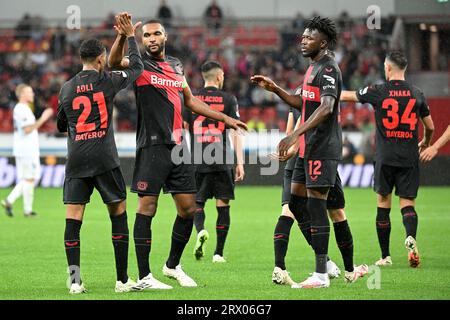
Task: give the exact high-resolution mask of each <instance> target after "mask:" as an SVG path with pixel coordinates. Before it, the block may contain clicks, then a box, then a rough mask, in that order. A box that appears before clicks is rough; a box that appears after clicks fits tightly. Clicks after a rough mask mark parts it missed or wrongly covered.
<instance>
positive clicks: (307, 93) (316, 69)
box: [299, 55, 342, 160]
mask: <svg viewBox="0 0 450 320" xmlns="http://www.w3.org/2000/svg"><path fill="white" fill-rule="evenodd" d="M341 90H342V75H341V70H340V69H339V67H338V65H337V63H336V61H335V60H334V58H332V57H330V56H328V55H325V56H324V57H323V58H322V59H320V60H319V61H317V62H313V63H311V65H310V66H309V68H308V70H307V71H306V74H305V78H304V80H303V86H302V118H301V122H302V123H304V122H305V121H306V120H308V119H309V117H310V116H311V115H312V114H313V113H314V111H316V109H317V108H318V107H319V106H320V104H321V103H320V98H321V97H324V96H332V97H334V98H335V99H336V101H335V103H334V107H333V113H332V114H331V115H330V116H329V117H328V118H327V119H326V120H325V121H324V122H322V123H320V124H319V125H318V126H317V127H316V128H314V129H311V130H309V131H307V132H306V133H305V134H304V135H302V136H300V150H299V156H300V157H301V158H305V159H319V160H326V159H329V160H341V158H342V129H341V126H340V124H339V97H340V95H341Z"/></svg>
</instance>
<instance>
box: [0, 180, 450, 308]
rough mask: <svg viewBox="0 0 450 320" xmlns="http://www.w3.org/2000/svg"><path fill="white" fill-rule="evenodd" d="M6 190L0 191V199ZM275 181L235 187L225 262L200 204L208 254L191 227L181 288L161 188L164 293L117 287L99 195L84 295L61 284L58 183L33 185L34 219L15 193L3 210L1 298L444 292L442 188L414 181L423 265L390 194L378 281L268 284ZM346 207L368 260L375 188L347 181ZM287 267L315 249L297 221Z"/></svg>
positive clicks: (88, 238) (156, 241)
mask: <svg viewBox="0 0 450 320" xmlns="http://www.w3.org/2000/svg"><path fill="white" fill-rule="evenodd" d="M9 191H10V190H9V189H0V199H3V198H4V197H5V196H6V195H7V194H8V192H9ZM280 192H281V190H280V188H278V187H240V188H237V190H236V199H237V200H236V201H234V202H233V203H232V207H231V229H230V233H229V236H228V239H227V244H226V247H225V257H226V258H227V260H228V262H227V263H226V264H213V263H212V261H211V260H212V253H213V251H214V246H215V239H216V237H215V231H214V230H215V220H216V217H217V213H216V210H215V207H214V202H212V201H209V202H208V204H207V206H206V209H205V210H206V217H207V218H206V228H207V229H208V230H209V232H210V236H211V237H210V240H209V242H208V246H207V249H206V250H207V252H206V257H205V259H204V260H202V261H196V260H195V259H194V257H193V254H192V252H193V247H194V244H195V236H196V232H195V230H194V231H193V235H192V237H191V240H190V242H189V243H188V245H187V248H186V250H185V253H184V255H183V258H182V265H183V269H184V270H185V271H186V272H187V273H188V274H189V275H190V276H192V277H193V278H194V279H195V280H196V281H197V283H198V284H199V287H198V288H181V287H179V286H178V284H177V283H176V282H175V281H174V280H170V279H167V278H165V277H164V276H163V275H162V271H161V268H162V266H163V264H164V262H165V260H166V259H167V255H168V252H169V246H170V237H171V229H172V224H173V221H174V218H175V207H174V204H173V202H172V199H171V197H170V196H169V195H165V196H161V197H160V203H159V208H158V214H157V216H156V218H155V219H154V221H153V226H152V233H153V236H152V237H153V242H152V251H151V267H152V272H153V274H154V276H155V277H156V278H157V279H160V280H162V281H163V282H166V283H168V284H171V285H173V286H174V289H173V290H168V291H148V292H139V293H129V294H116V293H114V283H115V270H114V257H113V250H112V244H111V236H110V232H111V231H110V228H111V227H110V221H109V218H108V215H107V212H106V209H105V207H104V205H103V203H102V202H101V199H100V197H99V196H98V194H97V193H95V194H94V196H93V197H92V199H91V203H90V204H89V205H88V207H87V210H86V213H85V220H84V223H83V227H82V230H81V270H82V271H81V274H82V278H83V281H84V282H85V284H86V287H87V289H88V290H89V293H88V294H86V295H78V296H71V295H69V294H68V289H67V288H66V286H65V283H66V279H67V273H66V269H67V266H66V257H65V253H64V247H63V234H64V223H65V220H64V219H65V209H64V206H63V204H62V201H61V199H62V190H60V189H38V190H36V192H35V204H34V209H35V210H36V211H37V212H38V213H39V216H38V217H36V218H25V217H23V215H22V214H21V213H22V201H21V200H19V201H18V202H16V204H15V205H14V212H15V216H14V217H13V218H8V217H7V216H6V215H4V214H3V213H1V215H0V235H1V236H0V237H1V239H0V279H1V281H0V299H124V300H125V299H152V300H154V299H171V300H178V299H183V300H184V299H194V300H195V299H214V300H215V299H243V300H247V299H252V300H253V299H256V300H259V299H262V300H271V299H282V300H290V299H401V300H404V299H450V290H449V289H450V254H449V252H448V247H447V244H448V243H449V240H450V239H449V235H450V216H449V214H448V213H449V211H450V210H449V209H450V204H449V201H448V198H447V197H448V195H449V188H421V189H420V191H419V193H420V194H419V198H418V201H417V206H416V208H417V212H418V215H419V231H418V247H419V250H420V253H421V259H422V264H421V266H420V268H418V269H411V268H410V267H409V266H408V262H407V258H406V256H407V255H406V250H405V248H404V246H403V241H404V237H405V235H404V228H403V225H402V221H401V215H400V211H399V209H398V203H397V200H396V201H395V203H394V204H393V208H392V211H391V220H392V226H393V229H392V233H391V254H392V258H393V262H394V264H393V266H391V267H387V268H384V269H381V273H380V275H381V277H380V278H379V279H380V286H381V287H380V289H372V290H371V289H369V288H368V281H367V280H368V279H370V281H369V283H373V280H374V279H375V277H376V274H377V273H376V272H373V273H372V274H371V275H370V276H369V277H366V278H363V279H361V280H359V281H358V282H356V283H354V284H351V285H346V284H345V283H344V281H343V279H342V276H341V278H339V279H336V280H332V283H331V286H330V288H327V289H320V290H293V289H291V288H290V287H288V286H277V285H274V284H272V282H271V273H272V270H273V261H274V254H273V240H272V238H273V230H274V227H275V224H276V221H277V218H278V215H279V213H280V209H281V208H280V205H279V204H280ZM346 201H347V208H346V213H347V216H348V218H349V223H350V227H351V230H352V232H353V239H354V245H355V263H358V264H359V263H367V264H369V265H370V264H373V263H374V261H376V260H377V259H378V258H379V255H380V253H379V247H378V241H377V238H376V230H375V214H376V202H375V195H374V193H373V192H372V191H371V190H369V189H346ZM136 204H137V199H136V195H135V194H130V195H129V198H128V216H129V218H128V221H129V228H130V230H132V229H133V223H134V212H135V208H136ZM330 256H331V258H332V259H333V260H334V261H335V262H336V263H337V264H338V265H339V266H340V267H341V269H343V263H342V259H341V256H340V253H339V250H338V249H337V246H336V242H335V239H334V234H332V235H331V237H330ZM286 264H287V268H288V270H289V271H290V272H291V276H292V277H293V279H294V280H297V281H300V280H303V279H305V278H306V277H307V276H308V273H309V272H311V271H312V270H313V267H314V256H313V253H312V250H311V249H310V248H309V247H307V245H306V242H305V240H304V239H303V237H302V236H301V234H300V232H299V230H298V228H297V227H296V226H295V225H294V226H293V228H292V232H291V237H290V244H289V250H288V255H287V259H286ZM129 274H130V276H131V277H132V278H134V279H135V278H136V275H137V266H136V258H135V253H134V246H133V242H131V243H130V255H129Z"/></svg>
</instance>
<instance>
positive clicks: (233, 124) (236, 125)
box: [223, 116, 248, 132]
mask: <svg viewBox="0 0 450 320" xmlns="http://www.w3.org/2000/svg"><path fill="white" fill-rule="evenodd" d="M223 122H224V123H225V126H226V127H227V128H231V129H234V130H236V131H238V132H239V131H240V130H245V131H248V127H247V125H246V124H245V123H243V122H242V121H240V120H236V119H233V118H231V117H228V116H226V117H225V120H224V121H223Z"/></svg>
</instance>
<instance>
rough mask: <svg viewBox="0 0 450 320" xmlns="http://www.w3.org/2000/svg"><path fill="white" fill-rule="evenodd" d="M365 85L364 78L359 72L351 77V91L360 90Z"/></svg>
mask: <svg viewBox="0 0 450 320" xmlns="http://www.w3.org/2000/svg"><path fill="white" fill-rule="evenodd" d="M363 84H364V77H363V75H362V74H361V72H360V71H359V69H358V70H356V71H355V73H353V75H352V76H351V77H350V90H358V89H359V88H361V87H362V86H363Z"/></svg>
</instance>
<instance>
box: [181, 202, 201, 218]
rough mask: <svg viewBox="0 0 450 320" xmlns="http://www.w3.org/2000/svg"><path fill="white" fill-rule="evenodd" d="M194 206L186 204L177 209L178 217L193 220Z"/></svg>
mask: <svg viewBox="0 0 450 320" xmlns="http://www.w3.org/2000/svg"><path fill="white" fill-rule="evenodd" d="M196 209H197V208H196V206H195V204H186V205H183V206H179V207H178V215H179V216H180V217H182V218H185V219H190V218H193V217H194V215H195V212H196Z"/></svg>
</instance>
